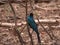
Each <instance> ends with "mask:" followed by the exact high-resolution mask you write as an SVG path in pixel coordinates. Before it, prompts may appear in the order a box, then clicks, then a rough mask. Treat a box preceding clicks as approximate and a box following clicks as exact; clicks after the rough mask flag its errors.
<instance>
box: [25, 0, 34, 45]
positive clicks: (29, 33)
mask: <svg viewBox="0 0 60 45" xmlns="http://www.w3.org/2000/svg"><path fill="white" fill-rule="evenodd" d="M27 10H28V8H27V0H26V22H27ZM27 29H28V33H29V36H30V39H31V45H34V44H33V39H32V35H31V34H30V30H29V26H28V23H27Z"/></svg>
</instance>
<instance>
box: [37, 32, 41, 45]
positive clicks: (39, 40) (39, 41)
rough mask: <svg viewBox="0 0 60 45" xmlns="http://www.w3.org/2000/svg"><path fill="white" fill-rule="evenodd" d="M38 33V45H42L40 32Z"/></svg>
mask: <svg viewBox="0 0 60 45" xmlns="http://www.w3.org/2000/svg"><path fill="white" fill-rule="evenodd" d="M36 33H37V38H38V43H39V45H41V39H40V37H39V32H36Z"/></svg>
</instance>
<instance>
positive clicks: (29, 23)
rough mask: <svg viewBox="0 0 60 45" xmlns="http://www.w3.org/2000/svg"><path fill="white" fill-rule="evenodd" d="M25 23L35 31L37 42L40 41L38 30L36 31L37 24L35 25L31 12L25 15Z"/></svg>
mask: <svg viewBox="0 0 60 45" xmlns="http://www.w3.org/2000/svg"><path fill="white" fill-rule="evenodd" d="M27 23H28V25H29V26H30V28H32V29H33V31H35V32H36V34H37V38H38V42H39V43H41V40H40V37H39V32H38V26H37V24H36V22H35V21H34V17H33V13H30V14H29V15H28V16H27Z"/></svg>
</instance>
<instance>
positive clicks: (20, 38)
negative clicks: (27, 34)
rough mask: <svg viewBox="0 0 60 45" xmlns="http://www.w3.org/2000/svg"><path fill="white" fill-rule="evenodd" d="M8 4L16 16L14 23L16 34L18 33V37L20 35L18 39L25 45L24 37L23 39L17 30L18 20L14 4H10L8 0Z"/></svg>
mask: <svg viewBox="0 0 60 45" xmlns="http://www.w3.org/2000/svg"><path fill="white" fill-rule="evenodd" d="M8 4H9V5H10V7H11V9H12V11H13V14H14V22H15V27H14V30H15V32H16V33H17V35H18V38H19V41H20V42H21V45H24V44H23V42H24V41H23V39H22V37H21V35H20V32H19V31H18V30H17V19H16V13H15V10H14V9H13V6H12V4H11V3H10V2H9V0H8Z"/></svg>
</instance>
